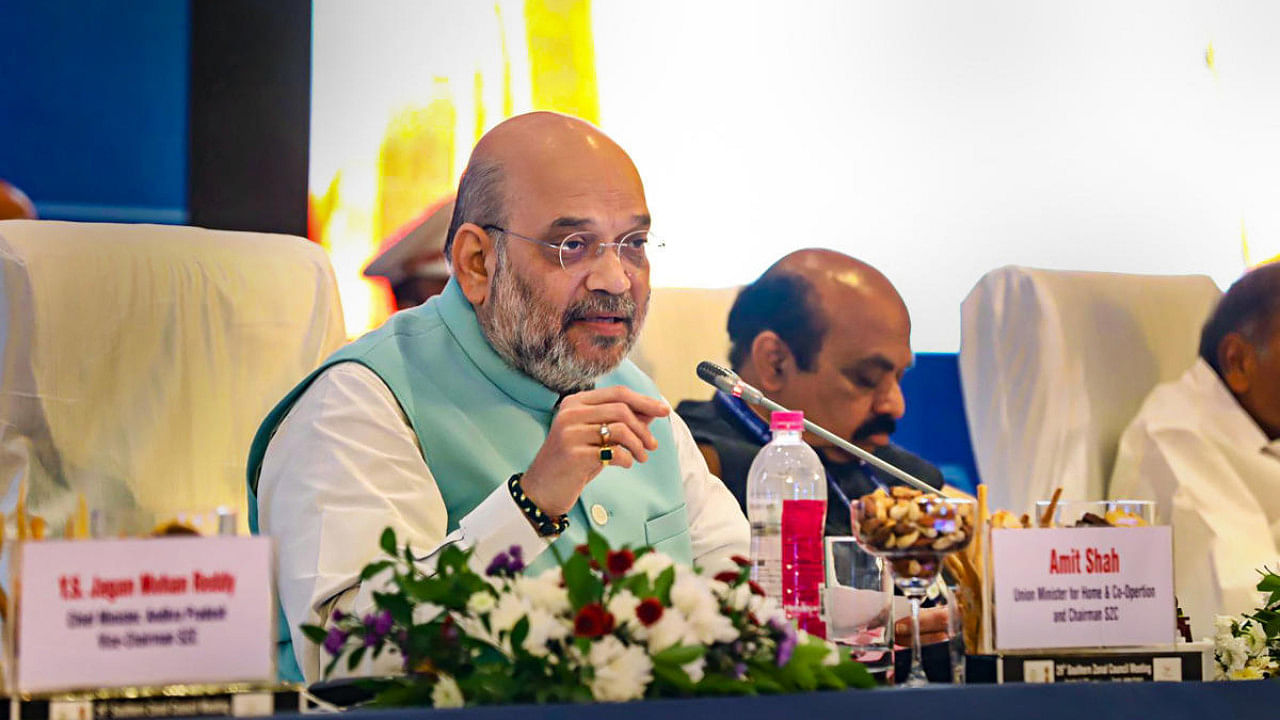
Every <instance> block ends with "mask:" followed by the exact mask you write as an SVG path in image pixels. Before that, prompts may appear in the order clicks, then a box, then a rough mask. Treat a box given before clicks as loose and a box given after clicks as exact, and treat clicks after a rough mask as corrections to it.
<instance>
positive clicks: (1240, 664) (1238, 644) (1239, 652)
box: [1217, 637, 1249, 674]
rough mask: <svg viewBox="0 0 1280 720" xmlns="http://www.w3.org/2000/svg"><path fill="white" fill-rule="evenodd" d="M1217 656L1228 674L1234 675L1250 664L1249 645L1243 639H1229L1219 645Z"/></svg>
mask: <svg viewBox="0 0 1280 720" xmlns="http://www.w3.org/2000/svg"><path fill="white" fill-rule="evenodd" d="M1217 656H1218V662H1219V663H1220V664H1221V665H1222V666H1223V669H1224V670H1225V671H1226V672H1227V674H1231V673H1234V672H1236V671H1237V670H1241V669H1243V668H1244V666H1245V664H1246V663H1248V662H1249V644H1248V642H1247V641H1246V640H1245V639H1244V638H1242V637H1233V638H1227V639H1226V640H1224V641H1222V642H1219V643H1217Z"/></svg>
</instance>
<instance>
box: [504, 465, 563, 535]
mask: <svg viewBox="0 0 1280 720" xmlns="http://www.w3.org/2000/svg"><path fill="white" fill-rule="evenodd" d="M521 477H524V473H516V474H515V475H512V476H511V479H510V480H507V489H508V490H510V491H511V499H512V500H515V501H516V507H518V508H520V511H521V512H523V513H524V516H525V517H526V518H528V519H529V522H530V523H532V524H533V529H534V530H536V531H537V532H538V535H539V536H541V537H550V536H552V535H559V534H560V533H562V532H564V531H565V530H568V529H569V516H568V515H560V516H557V517H551V516H550V515H548V514H546V513H544V512H542V508H540V507H538V506H537V505H535V504H534V502H533V501H532V500H530V499H529V496H528V495H525V494H524V488H522V487H520V478H521Z"/></svg>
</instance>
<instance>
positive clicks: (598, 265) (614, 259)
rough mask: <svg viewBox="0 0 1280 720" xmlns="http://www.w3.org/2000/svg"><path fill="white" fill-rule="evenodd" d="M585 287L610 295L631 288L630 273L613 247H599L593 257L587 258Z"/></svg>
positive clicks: (618, 293) (619, 293)
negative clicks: (587, 266)
mask: <svg viewBox="0 0 1280 720" xmlns="http://www.w3.org/2000/svg"><path fill="white" fill-rule="evenodd" d="M586 262H588V263H590V267H589V268H588V269H587V289H588V290H600V291H602V292H607V293H609V294H610V295H621V294H622V293H624V292H626V291H628V290H630V289H631V275H630V273H629V272H628V268H627V266H626V264H625V263H623V262H622V258H621V257H619V256H618V253H617V252H615V251H614V249H613V248H601V253H600V254H599V255H598V256H596V257H594V258H587V260H586Z"/></svg>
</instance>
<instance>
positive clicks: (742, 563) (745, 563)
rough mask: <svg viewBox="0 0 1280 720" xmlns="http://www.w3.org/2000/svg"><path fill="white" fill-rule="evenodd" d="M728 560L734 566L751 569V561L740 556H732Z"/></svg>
mask: <svg viewBox="0 0 1280 720" xmlns="http://www.w3.org/2000/svg"><path fill="white" fill-rule="evenodd" d="M729 559H730V560H732V561H733V562H734V563H735V564H737V566H738V567H751V561H750V560H748V559H746V558H744V557H742V556H741V555H734V556H733V557H731V558H729Z"/></svg>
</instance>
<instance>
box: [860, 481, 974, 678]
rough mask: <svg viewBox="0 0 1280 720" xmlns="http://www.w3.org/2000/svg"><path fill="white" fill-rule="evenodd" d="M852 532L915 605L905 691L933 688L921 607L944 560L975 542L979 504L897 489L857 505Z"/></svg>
mask: <svg viewBox="0 0 1280 720" xmlns="http://www.w3.org/2000/svg"><path fill="white" fill-rule="evenodd" d="M851 505H852V508H851V510H852V515H853V518H852V519H853V532H854V536H855V537H856V538H857V539H858V543H859V544H861V545H862V547H863V548H865V549H866V551H867V552H869V553H871V554H873V555H878V556H880V557H882V558H884V559H885V560H887V561H888V563H889V567H890V569H891V570H892V572H893V581H894V584H895V585H897V587H898V589H899V590H901V591H902V594H903V595H906V596H907V600H908V601H909V602H910V603H911V671H910V672H909V673H908V674H907V678H906V682H904V683H902V685H904V686H906V687H918V686H921V685H926V684H928V682H929V680H928V678H926V677H925V674H924V667H923V666H922V665H921V663H920V603H921V602H922V601H923V600H924V598H925V595H926V594H927V593H928V589H929V586H930V585H931V584H933V582H934V581H935V580H936V579H937V577H938V571H939V570H940V569H941V568H942V558H943V557H944V556H945V555H947V554H948V553H953V552H956V551H957V550H963V549H964V548H965V547H967V546H968V545H969V542H970V541H971V540H972V539H973V527H974V523H973V518H974V501H972V500H968V499H960V498H949V497H943V496H941V495H924V494H922V493H921V492H920V491H918V490H912V489H910V488H904V487H895V488H893V490H892V495H890V494H889V493H886V492H885V491H883V490H877V491H876V492H874V493H872V494H870V495H865V496H863V497H862V498H859V499H858V500H856V501H854V502H853V503H852V504H851Z"/></svg>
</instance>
